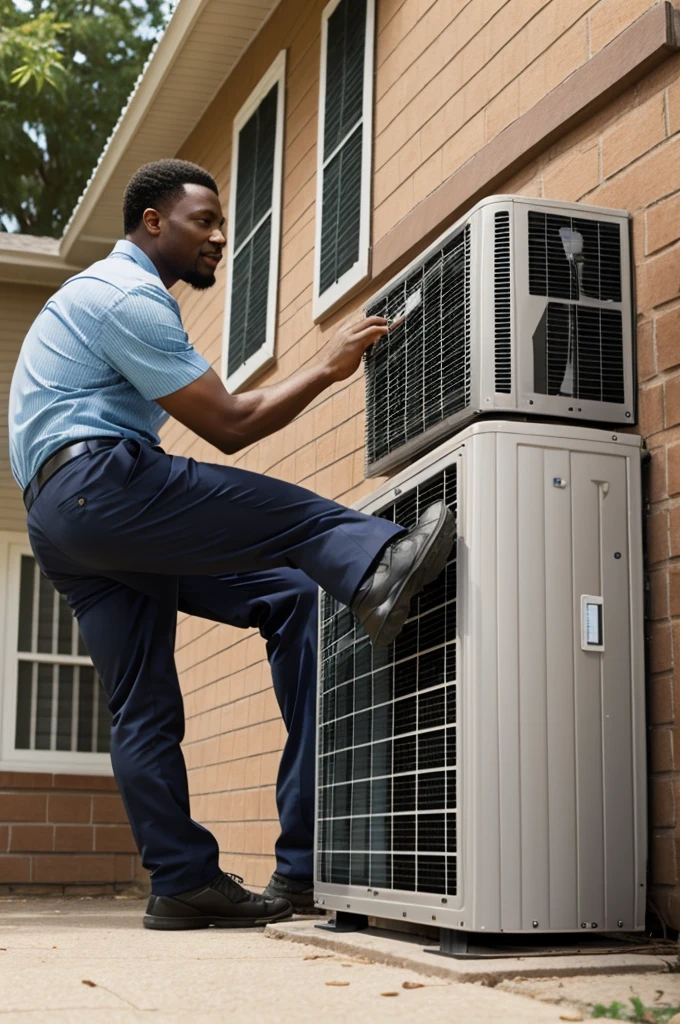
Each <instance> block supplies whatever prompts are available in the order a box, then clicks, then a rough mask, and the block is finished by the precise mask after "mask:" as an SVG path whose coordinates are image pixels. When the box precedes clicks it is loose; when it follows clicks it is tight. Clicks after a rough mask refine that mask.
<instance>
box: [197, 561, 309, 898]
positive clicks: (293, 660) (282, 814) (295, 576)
mask: <svg viewBox="0 0 680 1024" xmlns="http://www.w3.org/2000/svg"><path fill="white" fill-rule="evenodd" d="M178 603H179V609H180V611H184V612H187V613H188V614H190V615H198V616H201V617H202V618H206V619H213V620H215V621H217V622H225V623H228V624H230V625H233V626H238V627H241V628H247V627H255V628H258V629H259V630H260V633H261V634H262V636H263V637H264V638H265V640H266V641H267V657H268V659H269V664H270V667H271V673H272V681H273V684H274V691H275V693H276V698H277V701H278V703H279V707H280V709H281V714H282V717H283V720H284V722H285V725H286V728H287V730H288V738H287V740H286V744H285V746H284V749H283V754H282V757H281V764H280V767H279V774H278V780H277V788H276V801H277V806H278V811H279V819H280V822H281V835H280V837H279V839H278V841H277V843H276V870H277V873H278V874H280V875H282V876H284V877H285V878H287V879H291V880H301V881H308V880H310V879H311V878H312V875H313V864H312V857H313V843H314V759H315V726H316V710H315V709H316V676H317V606H318V588H317V586H316V584H314V583H312V581H311V580H310V579H309V577H307V576H306V575H305V574H304V573H302V572H300V571H299V570H296V569H278V570H272V571H271V572H258V573H242V574H237V575H222V576H208V577H206V576H182V577H180V581H179V599H178Z"/></svg>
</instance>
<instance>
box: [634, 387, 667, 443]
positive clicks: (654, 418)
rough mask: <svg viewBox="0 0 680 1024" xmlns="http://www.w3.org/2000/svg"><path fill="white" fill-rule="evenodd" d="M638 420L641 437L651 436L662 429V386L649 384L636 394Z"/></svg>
mask: <svg viewBox="0 0 680 1024" xmlns="http://www.w3.org/2000/svg"><path fill="white" fill-rule="evenodd" d="M638 420H639V423H640V432H641V433H642V436H643V437H651V436H652V434H656V433H657V432H658V431H659V430H663V425H664V421H663V387H662V385H661V384H651V385H650V386H648V387H645V388H641V389H640V392H639V394H638Z"/></svg>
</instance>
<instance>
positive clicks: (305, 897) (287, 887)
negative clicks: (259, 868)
mask: <svg viewBox="0 0 680 1024" xmlns="http://www.w3.org/2000/svg"><path fill="white" fill-rule="evenodd" d="M262 895H263V896H268V897H269V899H275V898H280V899H284V900H289V901H290V902H291V903H292V904H293V913H295V914H322V913H323V910H320V909H319V908H318V907H315V906H314V883H313V882H312V881H311V879H310V880H309V881H305V882H299V881H297V880H296V879H294V878H285V877H284V875H280V874H279V873H278V872H277V871H275V872H274V874H273V875H272V877H271V878H270V880H269V885H268V886H267V888H266V889H265V891H264V892H263V893H262Z"/></svg>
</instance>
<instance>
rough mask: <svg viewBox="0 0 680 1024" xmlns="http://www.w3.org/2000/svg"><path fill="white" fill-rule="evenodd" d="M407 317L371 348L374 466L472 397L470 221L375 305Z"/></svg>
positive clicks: (369, 429) (369, 418)
mask: <svg viewBox="0 0 680 1024" xmlns="http://www.w3.org/2000/svg"><path fill="white" fill-rule="evenodd" d="M366 312H367V315H368V316H384V317H387V318H388V320H396V319H399V318H400V317H402V316H405V320H404V322H403V324H401V325H400V326H399V327H395V328H394V330H392V331H391V332H390V334H389V335H388V336H387V337H386V338H384V339H382V340H381V342H380V344H379V345H377V346H374V347H372V348H371V349H369V351H368V352H367V353H366V356H365V369H366V374H365V376H366V461H367V465H368V466H371V465H372V464H373V463H375V462H377V461H378V460H379V459H381V458H384V457H385V456H386V455H389V453H390V452H393V451H394V450H395V449H397V448H400V447H402V445H404V444H405V443H406V442H407V441H409V440H411V439H412V438H415V437H420V436H421V435H422V434H424V433H425V432H426V431H427V430H428V429H430V428H432V427H435V426H436V425H437V424H439V423H441V422H442V421H443V420H445V419H447V418H448V417H449V416H452V415H453V414H454V413H457V412H460V411H462V410H464V409H466V408H467V407H468V406H469V405H470V229H469V227H466V228H465V229H464V230H463V231H461V232H460V233H459V234H458V235H456V236H455V237H454V238H452V239H451V240H450V241H449V242H447V244H446V245H445V246H443V247H442V248H441V249H440V250H439V251H438V252H436V253H435V254H433V255H432V256H431V257H430V258H429V259H428V260H427V262H425V263H424V264H423V265H422V266H421V267H419V268H418V270H416V271H414V272H413V273H412V274H410V275H409V276H408V277H407V278H405V279H404V280H403V281H401V283H400V284H398V285H396V286H395V287H394V288H393V289H392V290H391V291H390V292H388V293H387V294H385V295H383V296H382V297H381V298H379V299H378V300H377V301H376V302H374V303H373V304H372V305H370V306H369V307H368V308H367V310H366Z"/></svg>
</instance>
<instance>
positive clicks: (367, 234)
mask: <svg viewBox="0 0 680 1024" xmlns="http://www.w3.org/2000/svg"><path fill="white" fill-rule="evenodd" d="M341 3H342V0H330V3H328V4H327V5H326V6H325V7H324V9H323V12H322V14H321V70H320V75H319V131H318V135H317V149H316V152H317V160H316V234H315V238H314V294H313V298H312V315H313V317H314V319H315V320H318V319H319V318H320V317H322V316H324V315H325V314H327V313H332V312H333V311H334V310H335V309H336V308H337V307H338V306H339V305H340V304H341V302H342V301H343V300H344V299H347V298H349V297H350V296H351V295H352V294H353V293H354V292H356V291H358V289H359V288H360V287H361V285H362V284H364V283H365V282H366V281H367V280H368V279H369V277H370V269H371V266H370V264H371V175H372V170H373V84H374V83H373V71H374V62H375V0H366V36H365V43H364V92H363V110H362V121H361V128H360V129H355V130H356V131H361V132H362V136H363V138H362V143H361V200H360V202H361V212H360V216H359V258H358V260H357V262H356V263H355V264H354V266H353V267H351V268H350V269H349V270H347V271H346V272H345V273H344V274H343V275H342V277H341V278H340V280H339V281H336V282H335V284H333V285H331V286H330V288H327V289H326V291H325V292H324V293H323V295H320V294H319V288H320V287H321V215H322V205H323V175H324V168H325V166H326V165H327V164H328V163H329V162H330V161H331V160H332V159H333V156H334V155H335V153H337V148H336V149H335V150H334V151H333V153H331V154H330V156H329V157H328V160H324V135H325V129H326V124H325V122H326V70H327V53H328V19H329V18H330V17H331V15H332V14H333V13H334V11H335V9H336V7H338V6H339V5H340V4H341ZM345 141H346V140H343V143H341V144H344V142H345ZM338 148H339V147H338Z"/></svg>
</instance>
